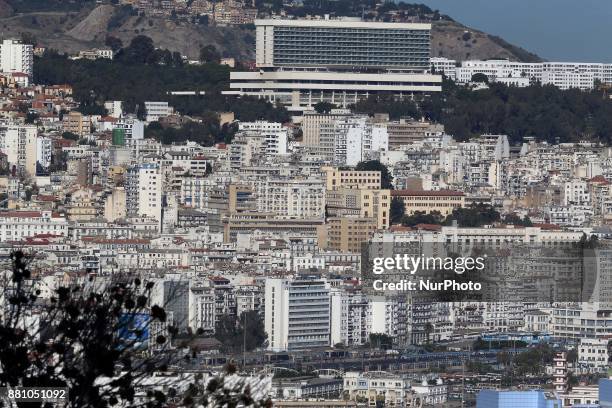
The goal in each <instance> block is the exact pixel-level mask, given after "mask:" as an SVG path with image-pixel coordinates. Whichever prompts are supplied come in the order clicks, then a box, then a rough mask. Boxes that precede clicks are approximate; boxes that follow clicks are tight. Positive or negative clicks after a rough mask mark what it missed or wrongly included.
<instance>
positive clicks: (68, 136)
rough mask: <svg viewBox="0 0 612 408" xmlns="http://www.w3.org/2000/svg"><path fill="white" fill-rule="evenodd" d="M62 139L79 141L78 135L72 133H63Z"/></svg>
mask: <svg viewBox="0 0 612 408" xmlns="http://www.w3.org/2000/svg"><path fill="white" fill-rule="evenodd" d="M62 139H67V140H75V141H76V140H79V135H77V134H76V133H72V132H64V133H62Z"/></svg>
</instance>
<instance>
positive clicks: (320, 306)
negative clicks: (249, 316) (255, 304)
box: [264, 277, 330, 351]
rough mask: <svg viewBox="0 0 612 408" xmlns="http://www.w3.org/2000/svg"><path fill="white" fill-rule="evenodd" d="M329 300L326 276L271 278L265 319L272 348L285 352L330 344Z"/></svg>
mask: <svg viewBox="0 0 612 408" xmlns="http://www.w3.org/2000/svg"><path fill="white" fill-rule="evenodd" d="M329 299H330V296H329V284H328V283H327V281H326V280H325V279H318V278H309V277H303V278H296V279H294V280H287V279H276V278H275V279H272V278H269V279H267V280H266V283H265V318H264V322H265V330H266V333H268V348H269V349H270V350H274V351H284V350H299V349H308V348H313V347H324V346H329V345H330V304H329V303H330V300H329Z"/></svg>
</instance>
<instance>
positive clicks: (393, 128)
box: [387, 119, 444, 148]
mask: <svg viewBox="0 0 612 408" xmlns="http://www.w3.org/2000/svg"><path fill="white" fill-rule="evenodd" d="M387 132H388V133H389V148H396V147H400V146H403V145H407V144H410V143H412V142H414V141H417V140H423V139H425V138H426V137H427V135H429V134H435V133H441V132H444V125H440V124H437V123H431V122H426V121H415V120H406V119H400V120H399V121H397V122H389V123H388V124H387Z"/></svg>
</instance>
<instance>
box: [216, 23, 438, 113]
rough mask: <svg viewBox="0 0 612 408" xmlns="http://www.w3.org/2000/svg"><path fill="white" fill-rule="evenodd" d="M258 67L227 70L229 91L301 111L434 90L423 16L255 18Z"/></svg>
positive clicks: (427, 28)
mask: <svg viewBox="0 0 612 408" xmlns="http://www.w3.org/2000/svg"><path fill="white" fill-rule="evenodd" d="M255 25H256V28H257V39H256V66H257V68H258V69H259V71H251V72H232V73H231V74H230V90H229V91H226V92H225V93H226V94H229V95H251V96H257V97H261V98H266V99H268V100H269V101H271V102H274V103H281V104H283V105H285V106H287V107H288V108H289V109H290V110H293V111H301V110H306V109H309V108H311V107H312V106H313V105H314V104H316V103H318V102H322V101H324V102H331V103H333V104H335V105H337V106H340V107H347V106H349V105H351V104H354V103H356V102H357V101H358V100H360V99H363V98H367V97H368V96H369V95H375V94H378V93H388V94H393V95H396V96H398V97H409V96H412V95H414V94H416V93H431V92H439V91H441V81H442V80H441V77H440V76H439V75H431V74H429V73H428V70H429V56H430V48H431V45H430V31H431V25H430V24H405V23H383V22H366V21H361V20H359V19H347V18H343V19H329V18H325V19H311V20H281V19H267V20H256V21H255Z"/></svg>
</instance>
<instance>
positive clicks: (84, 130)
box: [62, 111, 91, 137]
mask: <svg viewBox="0 0 612 408" xmlns="http://www.w3.org/2000/svg"><path fill="white" fill-rule="evenodd" d="M62 126H63V128H64V132H70V133H74V134H75V135H77V136H80V137H83V136H86V135H89V134H91V119H90V117H89V116H86V115H83V114H82V113H81V112H76V111H73V112H69V113H67V114H65V115H64V118H63V120H62Z"/></svg>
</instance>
